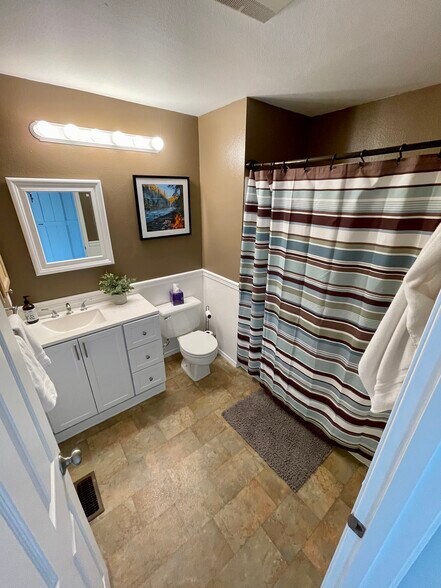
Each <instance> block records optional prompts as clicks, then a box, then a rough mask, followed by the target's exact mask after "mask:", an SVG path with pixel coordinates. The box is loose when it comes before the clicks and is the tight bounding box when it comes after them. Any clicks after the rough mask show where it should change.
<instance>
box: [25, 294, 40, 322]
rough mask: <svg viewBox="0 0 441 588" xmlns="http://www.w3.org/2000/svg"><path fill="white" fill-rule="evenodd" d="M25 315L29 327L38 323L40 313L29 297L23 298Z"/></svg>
mask: <svg viewBox="0 0 441 588" xmlns="http://www.w3.org/2000/svg"><path fill="white" fill-rule="evenodd" d="M23 302H24V304H23V313H24V315H25V319H26V322H27V323H28V325H32V324H33V323H38V321H39V318H38V313H37V309H36V308H35V306H34V305H33V304H32V302H29V296H23Z"/></svg>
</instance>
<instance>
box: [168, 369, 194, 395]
mask: <svg viewBox="0 0 441 588" xmlns="http://www.w3.org/2000/svg"><path fill="white" fill-rule="evenodd" d="M192 384H193V380H192V379H191V378H189V377H188V376H187V374H186V373H185V372H184V371H183V370H182V369H179V370H178V371H177V372H176V373H175V375H174V376H173V377H172V378H170V379H168V380H167V381H166V390H167V392H170V393H172V394H173V393H175V394H176V393H177V392H180V391H181V390H182V389H183V388H186V387H187V386H191V385H192Z"/></svg>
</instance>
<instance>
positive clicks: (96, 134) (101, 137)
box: [90, 129, 106, 143]
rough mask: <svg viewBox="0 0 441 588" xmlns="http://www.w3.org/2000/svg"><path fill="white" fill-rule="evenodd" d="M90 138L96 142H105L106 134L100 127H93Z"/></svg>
mask: <svg viewBox="0 0 441 588" xmlns="http://www.w3.org/2000/svg"><path fill="white" fill-rule="evenodd" d="M90 138H91V139H92V141H93V142H94V143H105V142H106V134H105V133H103V131H100V130H99V129H92V130H91V131H90Z"/></svg>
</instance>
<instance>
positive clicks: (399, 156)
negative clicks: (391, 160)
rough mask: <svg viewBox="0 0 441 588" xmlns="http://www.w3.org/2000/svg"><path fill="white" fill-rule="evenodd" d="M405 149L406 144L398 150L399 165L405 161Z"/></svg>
mask: <svg viewBox="0 0 441 588" xmlns="http://www.w3.org/2000/svg"><path fill="white" fill-rule="evenodd" d="M405 148H406V143H403V144H402V145H401V147H400V148H399V150H398V158H397V163H400V161H401V160H402V159H403V149H405Z"/></svg>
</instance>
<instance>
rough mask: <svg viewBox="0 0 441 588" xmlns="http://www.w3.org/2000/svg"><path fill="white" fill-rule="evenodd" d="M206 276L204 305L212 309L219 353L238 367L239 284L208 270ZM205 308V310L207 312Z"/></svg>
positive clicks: (212, 329) (211, 325)
mask: <svg viewBox="0 0 441 588" xmlns="http://www.w3.org/2000/svg"><path fill="white" fill-rule="evenodd" d="M202 271H203V275H204V303H205V306H206V305H208V306H209V307H210V311H211V314H212V319H211V320H210V330H211V331H213V332H214V334H215V335H216V337H217V340H218V343H219V353H220V355H222V357H224V358H225V359H226V360H227V361H229V362H230V363H231V364H232V365H234V366H237V320H238V314H239V284H238V283H237V282H234V281H233V280H229V279H228V278H224V277H223V276H219V275H218V274H214V273H213V272H210V271H208V270H205V269H204V270H202ZM205 306H204V310H205Z"/></svg>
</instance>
